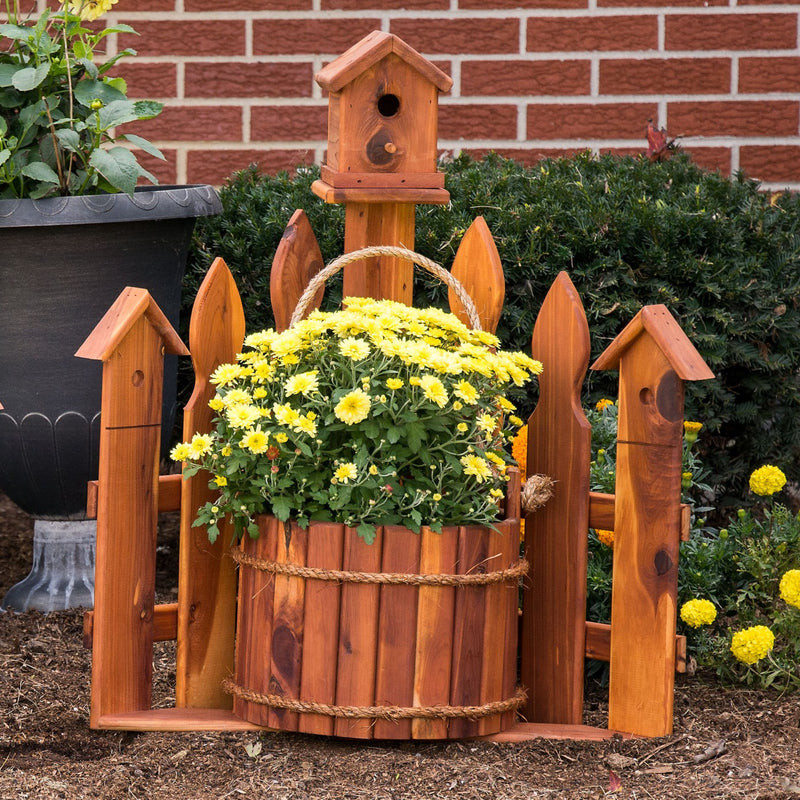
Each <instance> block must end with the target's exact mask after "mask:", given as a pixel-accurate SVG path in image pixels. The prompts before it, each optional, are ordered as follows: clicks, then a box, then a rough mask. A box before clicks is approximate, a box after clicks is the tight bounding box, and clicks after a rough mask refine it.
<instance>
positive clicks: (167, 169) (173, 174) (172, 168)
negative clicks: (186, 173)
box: [136, 149, 178, 186]
mask: <svg viewBox="0 0 800 800" xmlns="http://www.w3.org/2000/svg"><path fill="white" fill-rule="evenodd" d="M161 152H162V153H163V154H164V161H162V160H161V159H160V158H154V157H153V156H150V155H148V154H147V153H143V152H142V151H141V150H137V151H136V158H138V159H139V163H140V164H141V165H142V166H143V167H144V168H145V169H146V170H147V171H148V172H151V173H152V174H153V175H155V176H156V178H157V180H158V182H159V183H160V184H162V185H165V186H169V185H171V184H175V183H178V169H177V166H176V161H177V154H176V151H175V150H174V149H173V150H165V149H162V150H161Z"/></svg>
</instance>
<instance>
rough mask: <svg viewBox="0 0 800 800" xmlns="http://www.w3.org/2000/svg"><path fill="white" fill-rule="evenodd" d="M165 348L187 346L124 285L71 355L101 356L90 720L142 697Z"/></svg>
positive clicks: (148, 302)
mask: <svg viewBox="0 0 800 800" xmlns="http://www.w3.org/2000/svg"><path fill="white" fill-rule="evenodd" d="M165 352H166V353H173V354H176V355H188V353H189V351H188V350H187V349H186V347H185V346H184V345H183V343H182V342H181V340H180V338H179V337H178V334H177V333H175V331H174V330H173V329H172V327H171V325H170V324H169V321H168V320H167V318H166V317H165V316H164V314H163V313H162V311H161V310H160V309H159V307H158V305H156V303H155V301H154V300H153V299H152V297H151V296H150V294H149V293H148V292H147V291H146V290H145V289H133V288H130V287H128V288H126V289H125V290H124V291H123V292H122V293H121V294H120V296H119V297H118V298H117V300H116V302H115V303H114V304H113V305H112V306H111V308H110V309H109V310H108V311H107V312H106V314H105V315H104V316H103V318H102V319H101V320H100V322H99V323H98V324H97V326H96V327H95V329H94V330H93V331H92V333H91V334H90V335H89V337H88V338H87V339H86V341H85V342H84V343H83V344H82V345H81V347H80V349H79V350H78V352H77V353H76V354H75V355H77V356H79V357H80V358H90V359H94V360H97V361H102V362H103V392H102V400H101V406H100V420H101V432H100V464H99V475H98V484H99V490H98V499H97V557H96V581H95V612H94V630H95V638H94V642H95V647H94V654H93V658H92V725H93V726H94V727H97V726H98V723H99V720H100V718H101V717H102V716H104V715H105V714H113V713H116V712H125V711H142V710H146V709H149V708H150V703H151V690H152V669H153V616H154V605H155V596H154V595H155V554H156V535H157V525H158V504H157V498H158V465H159V449H160V447H159V445H160V441H161V393H162V384H163V372H164V353H165ZM130 531H135V535H130Z"/></svg>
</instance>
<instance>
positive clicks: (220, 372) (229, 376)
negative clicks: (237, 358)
mask: <svg viewBox="0 0 800 800" xmlns="http://www.w3.org/2000/svg"><path fill="white" fill-rule="evenodd" d="M250 374H251V372H250V369H249V368H248V367H243V366H242V365H241V364H220V365H219V366H218V367H217V368H216V369H215V370H214V371H213V372H212V373H211V376H210V377H209V380H210V381H211V383H213V384H214V385H215V386H228V385H230V384H231V383H234V381H238V380H239V379H240V378H244V377H246V376H247V375H250Z"/></svg>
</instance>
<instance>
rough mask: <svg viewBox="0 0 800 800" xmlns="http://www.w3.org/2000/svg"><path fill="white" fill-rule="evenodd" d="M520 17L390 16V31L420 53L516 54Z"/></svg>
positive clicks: (517, 50)
mask: <svg viewBox="0 0 800 800" xmlns="http://www.w3.org/2000/svg"><path fill="white" fill-rule="evenodd" d="M519 24H520V23H519V20H518V19H508V18H503V19H491V18H485V19H483V18H479V19H476V18H472V17H459V18H458V19H429V18H427V17H425V18H420V19H405V18H403V19H393V20H392V21H391V31H390V32H391V33H394V34H396V35H397V36H399V37H400V38H401V39H403V40H404V41H406V42H408V43H409V44H410V45H411V46H412V47H413V48H414V49H415V50H419V51H420V52H421V53H461V54H468V53H487V54H488V53H518V52H519Z"/></svg>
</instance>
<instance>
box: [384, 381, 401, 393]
mask: <svg viewBox="0 0 800 800" xmlns="http://www.w3.org/2000/svg"><path fill="white" fill-rule="evenodd" d="M386 386H387V387H388V388H389V389H391V390H392V391H395V390H397V389H402V388H403V381H401V380H400V378H387V379H386Z"/></svg>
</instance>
